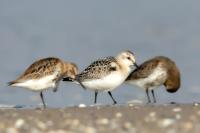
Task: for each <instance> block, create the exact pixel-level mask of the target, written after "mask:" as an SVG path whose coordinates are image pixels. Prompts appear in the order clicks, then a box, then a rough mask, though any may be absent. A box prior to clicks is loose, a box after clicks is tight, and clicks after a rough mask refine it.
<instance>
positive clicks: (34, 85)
mask: <svg viewBox="0 0 200 133" xmlns="http://www.w3.org/2000/svg"><path fill="white" fill-rule="evenodd" d="M77 72H78V68H77V66H76V64H74V63H68V62H64V61H62V60H61V59H58V58H54V57H49V58H44V59H41V60H38V61H36V62H34V63H33V64H32V65H31V66H29V67H28V69H26V71H25V72H24V73H23V74H22V75H21V76H20V77H19V78H17V79H16V80H14V81H11V82H9V83H8V85H9V86H15V87H22V88H26V89H29V90H31V91H36V92H40V97H41V99H42V103H43V106H44V108H45V107H46V104H45V102H44V98H43V93H42V92H43V91H44V90H47V89H49V88H53V91H54V92H56V91H57V88H58V85H59V81H60V80H61V79H62V78H64V77H70V78H72V79H74V78H75V75H76V74H77Z"/></svg>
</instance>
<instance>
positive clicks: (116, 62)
mask: <svg viewBox="0 0 200 133" xmlns="http://www.w3.org/2000/svg"><path fill="white" fill-rule="evenodd" d="M133 65H136V62H135V56H134V54H133V53H132V52H130V51H124V52H122V53H120V54H118V55H117V56H116V57H106V58H103V59H99V60H96V61H94V62H93V63H91V64H90V65H89V66H88V67H87V68H86V69H85V70H84V71H83V72H81V73H80V74H78V75H77V76H76V81H78V82H79V83H80V85H81V86H82V87H83V88H84V89H89V90H92V91H95V102H94V103H96V97H97V94H98V92H99V91H104V92H108V94H109V95H110V96H111V98H112V100H113V102H114V104H116V101H115V100H114V98H113V97H112V94H111V90H113V89H115V88H116V87H118V86H119V85H120V84H122V83H123V82H124V81H125V79H126V78H127V77H128V75H129V74H130V72H131V68H130V67H131V66H133ZM67 80H68V79H64V81H67Z"/></svg>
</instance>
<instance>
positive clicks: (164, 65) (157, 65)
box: [126, 56, 181, 103]
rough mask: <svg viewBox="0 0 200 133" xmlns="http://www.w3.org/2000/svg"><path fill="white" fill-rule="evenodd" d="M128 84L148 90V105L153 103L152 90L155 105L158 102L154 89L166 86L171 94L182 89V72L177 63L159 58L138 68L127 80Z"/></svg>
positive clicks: (148, 61)
mask: <svg viewBox="0 0 200 133" xmlns="http://www.w3.org/2000/svg"><path fill="white" fill-rule="evenodd" d="M126 82H127V83H129V84H132V85H136V86H138V87H140V88H143V89H145V90H146V95H147V98H148V103H150V102H151V100H150V96H149V90H151V93H152V96H153V100H154V103H155V102H156V98H155V94H154V89H156V88H158V87H159V86H161V85H164V86H165V88H166V90H167V91H168V92H170V93H174V92H176V91H177V90H178V89H179V88H180V84H181V79H180V72H179V69H178V67H177V66H176V64H175V62H174V61H172V60H171V59H169V58H168V57H164V56H157V57H154V58H152V59H150V60H147V61H145V62H144V63H143V64H141V65H140V66H138V68H137V69H135V70H134V71H133V72H132V73H131V74H130V75H129V76H128V78H127V79H126Z"/></svg>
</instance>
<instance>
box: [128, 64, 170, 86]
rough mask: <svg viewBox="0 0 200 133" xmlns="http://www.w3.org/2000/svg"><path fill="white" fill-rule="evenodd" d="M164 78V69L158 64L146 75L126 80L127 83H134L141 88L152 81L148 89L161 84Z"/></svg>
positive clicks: (165, 74) (165, 76)
mask: <svg viewBox="0 0 200 133" xmlns="http://www.w3.org/2000/svg"><path fill="white" fill-rule="evenodd" d="M166 78H167V73H166V70H165V69H163V68H162V67H159V66H158V67H157V68H155V69H154V71H153V72H152V73H151V74H150V75H149V76H148V77H146V78H141V79H135V80H129V81H127V83H129V84H132V85H136V86H138V87H140V88H143V89H146V88H147V85H148V84H152V83H153V84H154V86H151V87H150V88H149V89H155V88H158V87H159V86H161V85H162V84H163V83H164V82H165V80H166Z"/></svg>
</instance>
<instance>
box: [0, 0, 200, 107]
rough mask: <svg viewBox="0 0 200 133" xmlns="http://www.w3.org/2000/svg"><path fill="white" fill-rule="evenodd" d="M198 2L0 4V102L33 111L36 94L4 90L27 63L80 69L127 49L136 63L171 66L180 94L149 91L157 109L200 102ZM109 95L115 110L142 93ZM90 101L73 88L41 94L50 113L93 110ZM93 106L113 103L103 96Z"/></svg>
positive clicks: (22, 0)
mask: <svg viewBox="0 0 200 133" xmlns="http://www.w3.org/2000/svg"><path fill="white" fill-rule="evenodd" d="M199 5H200V1H197V0H190V1H188V0H168V1H160V0H151V1H149V0H134V1H118V0H114V1H107V0H101V1H92V0H91V1H86V0H84V1H81V0H80V1H65V0H57V1H54V0H46V1H45V0H43V1H40V0H34V1H26V0H18V1H14V0H13V1H12V0H11V1H7V0H1V1H0V46H1V48H0V61H1V67H0V68H1V69H0V76H1V77H0V103H1V104H10V105H16V104H20V105H37V104H38V103H40V99H39V96H38V94H37V93H34V92H30V91H27V90H24V89H20V88H11V87H7V85H6V83H7V82H8V81H10V80H13V79H15V78H16V77H17V76H19V75H20V74H21V73H22V72H23V71H24V70H25V68H26V67H27V66H28V65H30V64H31V63H32V62H33V61H35V60H37V59H39V58H43V57H48V56H56V57H59V58H62V59H65V60H66V61H73V62H75V63H77V64H78V66H79V69H80V70H83V69H84V67H86V66H87V65H88V64H89V63H91V61H93V60H95V59H97V58H100V57H105V56H110V55H116V54H117V53H119V52H120V51H122V50H126V49H130V50H132V51H133V52H134V53H135V54H136V55H137V61H138V62H139V63H141V62H143V61H144V60H146V59H148V58H151V57H153V56H155V55H165V56H168V57H170V58H172V59H174V60H175V61H176V62H177V64H178V66H179V67H180V69H181V73H182V87H181V89H180V91H178V92H177V93H175V94H169V93H167V92H166V91H165V90H164V89H163V88H162V89H159V90H157V91H156V95H157V97H158V98H157V99H158V101H160V102H161V103H166V102H170V101H177V102H194V101H200V90H199V85H200V84H199V74H200V73H199V70H198V69H199V68H200V63H199V57H200V53H199V50H200V13H199V12H200V8H199ZM113 96H114V97H115V99H116V100H117V101H118V102H120V103H126V102H127V101H130V100H133V99H140V100H143V101H145V100H146V97H145V93H144V91H143V90H139V89H137V88H136V87H135V88H134V87H132V86H128V85H122V86H120V87H119V88H118V89H116V90H115V91H113ZM93 98H94V94H93V93H91V92H89V91H84V90H83V89H82V88H81V87H79V86H78V85H74V84H68V83H61V85H60V87H59V91H58V92H57V93H55V94H54V93H53V92H52V91H48V92H47V93H45V99H46V101H47V103H48V105H49V106H51V107H61V106H69V105H76V104H79V103H86V104H91V103H93ZM98 102H99V103H107V104H109V103H112V101H111V99H110V97H109V96H108V95H107V94H106V93H104V94H103V93H101V94H100V95H99V97H98Z"/></svg>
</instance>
